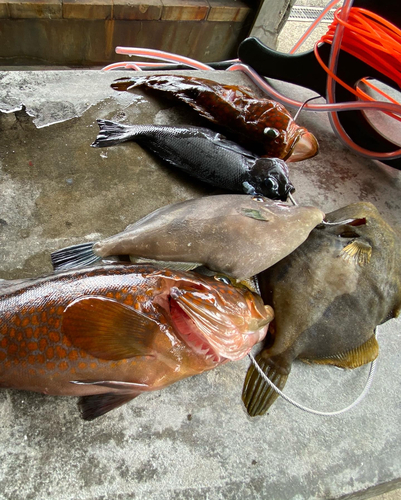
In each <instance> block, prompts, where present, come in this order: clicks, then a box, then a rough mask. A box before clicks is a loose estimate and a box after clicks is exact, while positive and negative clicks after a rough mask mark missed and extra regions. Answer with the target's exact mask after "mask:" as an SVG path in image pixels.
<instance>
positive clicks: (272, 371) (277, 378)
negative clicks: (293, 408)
mask: <svg viewBox="0 0 401 500" xmlns="http://www.w3.org/2000/svg"><path fill="white" fill-rule="evenodd" d="M255 360H256V362H257V363H258V365H259V367H260V368H261V370H262V371H263V372H264V374H265V375H266V376H267V377H268V378H269V380H271V381H272V382H273V383H274V384H275V385H276V386H277V387H278V388H279V389H280V390H282V389H283V387H284V386H285V383H286V382H287V378H288V374H282V373H279V371H278V370H277V369H276V368H275V367H274V366H273V365H272V364H270V363H269V361H270V360H269V359H265V357H264V356H262V355H261V354H258V355H257V356H256V358H255ZM277 397H278V393H277V392H276V391H275V390H274V389H273V388H272V387H270V385H269V384H268V383H267V382H265V380H264V379H263V378H262V376H261V375H260V373H259V372H258V371H257V369H256V368H255V365H254V364H253V363H252V364H251V366H250V367H249V368H248V372H247V374H246V377H245V381H244V386H243V389H242V401H243V402H244V405H245V408H246V410H247V412H248V414H249V415H250V416H251V417H256V416H257V415H264V414H265V413H266V412H267V410H268V409H269V408H270V406H271V405H272V404H273V403H274V402H275V401H276V399H277Z"/></svg>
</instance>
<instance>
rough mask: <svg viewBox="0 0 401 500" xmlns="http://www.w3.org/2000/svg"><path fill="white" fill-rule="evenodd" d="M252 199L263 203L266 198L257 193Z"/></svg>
mask: <svg viewBox="0 0 401 500" xmlns="http://www.w3.org/2000/svg"><path fill="white" fill-rule="evenodd" d="M252 201H257V202H259V203H263V202H264V201H265V199H264V198H263V196H259V195H256V196H253V198H252Z"/></svg>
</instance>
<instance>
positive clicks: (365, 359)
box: [300, 335, 379, 369]
mask: <svg viewBox="0 0 401 500" xmlns="http://www.w3.org/2000/svg"><path fill="white" fill-rule="evenodd" d="M378 355H379V344H378V343H377V340H376V337H375V336H374V335H373V336H372V337H371V338H370V339H369V340H368V341H367V342H365V343H364V344H362V345H360V346H359V347H356V348H355V349H351V350H349V351H345V352H340V353H338V354H335V355H333V356H328V357H327V358H318V359H306V358H301V357H300V359H301V360H302V361H305V362H307V363H308V362H309V363H316V364H319V365H334V366H338V367H339V368H349V369H352V368H358V366H362V365H365V364H367V363H371V362H372V361H374V360H375V359H376V358H377V356H378Z"/></svg>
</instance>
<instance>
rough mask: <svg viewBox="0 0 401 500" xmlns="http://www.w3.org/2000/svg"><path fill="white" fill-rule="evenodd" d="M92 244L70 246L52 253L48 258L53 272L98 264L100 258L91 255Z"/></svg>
mask: <svg viewBox="0 0 401 500" xmlns="http://www.w3.org/2000/svg"><path fill="white" fill-rule="evenodd" d="M93 244H94V242H93V241H92V242H91V243H82V244H80V245H72V246H70V247H65V248H61V249H60V250H56V251H55V252H52V253H51V255H50V258H51V261H52V265H53V269H54V270H55V271H61V270H66V269H74V268H77V267H85V266H89V265H91V264H94V263H95V262H98V261H99V260H101V258H100V257H98V256H97V255H95V254H94V253H93Z"/></svg>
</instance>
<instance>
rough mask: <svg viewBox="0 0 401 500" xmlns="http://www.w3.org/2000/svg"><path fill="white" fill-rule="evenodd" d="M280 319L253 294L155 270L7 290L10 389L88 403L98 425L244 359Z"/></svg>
mask: <svg viewBox="0 0 401 500" xmlns="http://www.w3.org/2000/svg"><path fill="white" fill-rule="evenodd" d="M272 318H273V311H272V309H271V307H270V306H264V305H263V302H262V300H261V298H260V297H259V296H258V295H255V294H253V293H252V292H250V291H249V290H248V289H247V288H246V287H237V286H232V285H231V284H230V283H228V284H227V283H226V280H225V279H224V280H223V281H222V280H221V278H217V279H215V278H208V277H204V276H199V275H196V274H195V273H184V272H173V271H170V270H164V269H159V268H155V267H154V266H150V265H148V266H134V265H131V266H121V265H114V266H106V267H97V268H90V269H80V270H77V271H69V272H65V273H59V274H56V275H51V276H47V277H44V278H39V279H31V280H15V281H8V282H2V284H1V285H0V361H1V363H0V387H2V388H12V389H23V390H30V391H37V392H43V393H46V394H52V395H65V396H80V397H81V399H80V402H79V406H80V409H81V412H82V416H83V418H84V419H86V420H92V419H94V418H96V417H98V416H100V415H102V414H104V413H106V412H108V411H110V410H112V409H113V408H117V407H118V406H121V405H122V404H124V403H126V402H128V401H130V400H131V399H133V398H135V397H137V396H138V395H140V394H142V393H143V392H147V391H154V390H160V389H163V388H165V387H167V386H169V385H171V384H173V383H175V382H177V381H179V380H182V379H184V378H186V377H190V376H192V375H197V374H199V373H202V372H204V371H206V370H211V369H213V368H215V367H216V366H218V365H221V364H223V363H226V362H228V361H230V360H238V359H241V358H242V357H244V356H245V355H246V354H247V353H248V352H249V351H250V349H251V348H252V347H253V345H254V344H256V343H257V342H259V341H260V340H262V339H263V337H264V336H265V334H266V330H267V325H268V323H269V321H270V320H271V319H272Z"/></svg>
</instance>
